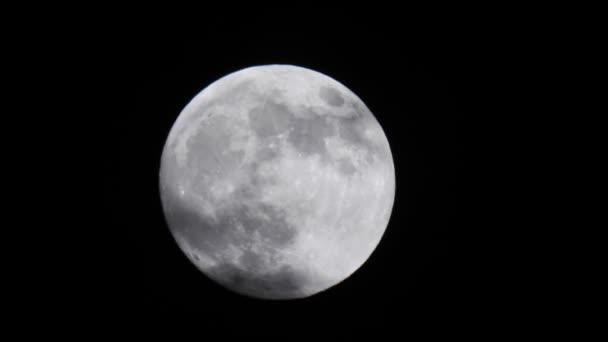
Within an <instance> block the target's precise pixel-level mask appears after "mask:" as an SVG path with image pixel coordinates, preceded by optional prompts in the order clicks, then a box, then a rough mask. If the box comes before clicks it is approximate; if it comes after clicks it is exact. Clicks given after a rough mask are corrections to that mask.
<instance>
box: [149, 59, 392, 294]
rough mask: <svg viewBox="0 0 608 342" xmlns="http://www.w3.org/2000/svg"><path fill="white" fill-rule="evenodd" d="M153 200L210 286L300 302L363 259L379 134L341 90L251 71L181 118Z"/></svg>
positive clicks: (281, 73)
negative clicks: (157, 197) (211, 282)
mask: <svg viewBox="0 0 608 342" xmlns="http://www.w3.org/2000/svg"><path fill="white" fill-rule="evenodd" d="M160 195H161V199H162V205H163V210H164V213H165V218H166V220H167V223H168V225H169V228H170V230H171V233H172V235H173V236H174V238H175V240H176V241H177V243H178V245H179V246H180V248H181V249H182V251H183V252H184V253H185V254H186V256H187V257H188V258H189V259H190V261H191V262H192V263H193V264H194V265H196V267H197V268H198V269H199V270H201V271H202V272H203V273H204V274H206V275H207V276H208V277H209V278H211V279H213V280H214V281H216V282H217V283H219V284H221V285H223V286H224V287H226V288H228V289H230V290H232V291H235V292H237V293H240V294H243V295H247V296H252V297H256V298H264V299H292V298H303V297H308V296H311V295H313V294H316V293H318V292H321V291H324V290H326V289H328V288H330V287H332V286H334V285H336V284H338V283H339V282H341V281H342V280H344V279H346V278H347V277H349V276H350V275H351V274H352V273H354V272H355V271H356V270H357V269H358V268H359V267H360V266H361V265H362V264H363V263H364V262H365V261H366V260H367V259H368V258H369V256H370V255H371V253H372V252H373V251H374V249H375V248H376V246H377V245H378V243H379V241H380V239H381V238H382V235H383V234H384V231H385V230H386V227H387V225H388V221H389V217H390V214H391V211H392V207H393V201H394V197H395V171H394V166H393V159H392V155H391V151H390V147H389V143H388V140H387V138H386V136H385V134H384V131H383V130H382V128H381V127H380V124H379V123H378V121H377V120H376V118H375V117H374V115H373V114H372V113H371V112H370V111H369V109H368V108H367V107H366V106H365V104H364V103H363V102H362V101H361V100H360V99H359V98H358V97H357V96H356V95H355V94H354V93H352V92H351V91H350V90H349V89H347V88H346V87H345V86H343V85H342V84H340V83H339V82H337V81H336V80H334V79H332V78H330V77H328V76H325V75H323V74H321V73H318V72H316V71H313V70H309V69H305V68H301V67H296V66H290V65H267V66H256V67H251V68H246V69H243V70H240V71H237V72H234V73H232V74H229V75H227V76H225V77H223V78H221V79H219V80H217V81H216V82H214V83H212V84H211V85H209V86H208V87H207V88H205V89H204V90H203V91H201V92H200V93H199V94H198V95H196V96H195V97H194V99H192V101H191V102H190V103H188V105H187V106H186V107H185V108H184V109H183V111H182V112H181V113H180V115H179V117H178V118H177V120H176V122H175V123H174V125H173V127H172V128H171V131H170V133H169V136H168V138H167V141H166V143H165V146H164V149H163V153H162V157H161V167H160Z"/></svg>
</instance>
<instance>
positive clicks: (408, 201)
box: [73, 12, 501, 336]
mask: <svg viewBox="0 0 608 342" xmlns="http://www.w3.org/2000/svg"><path fill="white" fill-rule="evenodd" d="M431 13H432V14H427V15H425V16H423V17H419V16H418V14H416V13H407V14H398V15H396V16H391V15H390V14H379V15H374V14H369V15H360V16H350V15H346V14H342V15H336V14H327V13H325V14H316V15H312V16H302V17H297V16H277V15H275V14H272V13H265V14H260V15H256V16H251V17H247V19H246V20H245V19H244V18H241V17H238V18H237V17H234V16H231V15H221V14H214V15H207V16H205V17H204V18H202V19H200V22H196V23H194V25H192V28H190V27H189V28H188V30H186V32H180V33H178V34H172V33H171V34H169V33H167V32H165V31H164V30H163V29H162V28H161V29H156V30H148V29H144V28H138V27H135V28H131V29H130V30H128V31H124V32H123V31H121V30H119V31H117V32H112V33H111V34H107V35H106V34H105V32H103V30H102V31H101V32H97V33H96V35H95V40H94V43H93V44H87V48H86V49H84V51H83V54H84V55H86V56H89V57H92V58H90V59H87V60H86V62H81V64H80V65H82V70H83V73H84V74H85V77H86V78H88V79H89V81H92V83H97V87H95V88H94V89H95V91H91V93H90V94H88V98H91V99H93V100H94V101H95V102H94V103H97V104H99V106H98V108H95V109H96V110H95V111H94V112H95V113H96V114H95V115H94V116H93V117H88V118H86V119H85V120H84V121H83V124H86V125H88V126H89V127H94V128H96V129H95V130H92V131H91V132H94V133H92V134H94V136H93V139H92V140H96V141H98V142H97V144H95V147H96V157H97V158H95V160H96V161H95V166H96V167H95V168H96V170H97V171H100V172H99V173H100V174H101V176H100V178H99V179H100V180H99V182H98V184H97V185H98V188H99V190H100V193H101V194H102V196H101V197H102V202H103V204H102V205H101V206H99V207H97V206H95V207H92V208H89V210H90V212H88V213H89V214H91V216H89V219H88V221H87V222H89V223H88V224H89V225H93V227H94V228H93V231H94V232H95V233H94V234H91V235H90V236H89V235H87V237H86V238H84V237H83V239H86V240H87V241H89V242H90V243H91V245H95V246H96V247H99V250H100V252H99V253H97V252H96V253H95V255H90V256H89V257H90V258H89V259H87V260H83V261H82V265H80V268H79V269H80V270H84V269H86V270H87V271H92V272H87V273H91V275H90V277H88V276H87V277H84V276H83V277H82V279H83V280H81V281H80V283H78V284H75V285H73V287H74V288H75V290H74V291H75V293H76V294H77V295H76V297H77V302H78V306H79V307H81V309H79V310H81V311H78V312H82V315H83V316H82V317H84V320H85V321H86V320H90V321H96V322H101V328H100V329H101V330H105V331H108V330H109V331H113V329H114V328H115V327H117V326H123V325H124V326H129V327H139V326H141V327H145V330H146V331H150V330H151V327H159V326H169V327H171V328H172V329H174V331H185V332H187V333H192V334H194V335H195V336H203V335H204V336H211V335H212V334H215V333H218V334H221V336H225V335H230V334H241V335H266V334H274V333H279V334H294V333H296V334H300V333H311V332H316V331H319V330H323V331H333V332H336V333H339V334H343V335H344V334H348V333H352V332H355V333H358V332H359V331H361V330H369V331H394V332H398V333H403V334H405V335H407V334H410V333H411V332H412V331H419V332H421V333H424V334H427V333H428V334H448V335H449V334H451V333H453V332H456V331H462V330H464V331H468V330H471V329H473V330H475V331H478V332H479V331H480V329H482V327H484V326H490V325H492V322H493V321H494V320H498V318H497V312H498V310H497V309H496V306H498V303H499V301H500V297H501V295H500V294H499V293H497V292H493V291H494V290H492V287H491V285H492V284H491V280H490V278H489V270H490V268H491V266H490V265H489V263H488V261H487V260H486V259H487V255H484V254H483V253H481V250H480V248H479V246H480V245H483V246H485V248H490V249H491V248H492V243H491V242H488V241H487V240H485V238H484V236H483V235H479V234H478V233H479V232H478V231H475V230H474V228H475V227H477V226H478V225H479V223H480V221H482V223H483V221H484V220H485V219H486V216H484V215H485V214H484V213H483V212H480V211H481V209H480V207H479V203H478V196H479V194H478V191H479V189H480V188H482V187H483V186H482V185H480V184H479V180H480V179H482V178H483V177H481V176H480V174H481V172H480V170H479V169H478V168H477V167H478V166H479V158H480V156H479V155H476V159H475V160H472V158H470V157H471V148H472V144H471V141H472V140H473V139H472V136H473V135H474V134H475V132H476V131H479V130H480V129H481V130H486V128H485V127H483V121H481V122H479V121H476V122H475V124H473V120H471V118H470V114H471V113H473V112H476V111H478V110H479V108H480V107H482V108H483V107H484V105H486V100H485V97H484V96H485V95H484V94H485V93H484V87H485V86H486V84H485V83H484V79H486V78H487V77H488V73H489V74H490V75H492V72H493V71H492V70H493V69H492V68H497V66H495V65H491V63H488V62H487V56H488V54H489V51H488V49H489V47H488V45H487V42H488V40H489V39H490V38H491V37H487V36H482V35H479V30H478V28H477V27H473V28H471V27H469V25H468V24H467V22H466V21H465V20H459V19H454V18H453V17H452V16H451V15H450V13H443V14H442V15H439V14H437V13H435V12H431ZM159 26H161V25H159ZM473 32H475V33H473ZM261 64H293V65H298V66H302V67H306V68H310V69H313V70H316V71H319V72H322V73H324V74H326V75H328V76H330V77H332V78H334V79H336V80H338V81H339V82H341V83H342V84H344V85H345V86H347V87H348V88H349V89H351V90H352V91H353V92H354V93H356V94H357V95H358V96H359V97H360V98H361V99H362V100H363V101H364V102H365V103H366V105H367V106H368V107H369V108H370V110H371V111H372V113H374V115H375V116H376V118H377V119H378V121H379V122H380V124H381V126H382V127H383V129H384V131H385V133H386V135H387V137H388V140H389V142H390V145H391V149H392V153H393V158H394V163H395V169H396V181H397V189H396V198H395V204H394V208H393V212H392V216H391V219H390V223H389V225H388V227H387V229H386V233H385V234H384V236H383V238H382V240H381V242H380V244H379V246H378V247H377V249H376V250H375V252H374V253H373V254H372V256H371V257H370V258H369V260H368V261H367V262H366V263H365V264H364V265H363V266H362V267H361V268H360V269H359V270H358V271H357V272H356V273H355V274H353V275H352V276H351V277H349V278H348V279H346V280H345V281H343V282H342V283H340V284H338V285H337V286H335V287H333V288H331V289H329V290H327V291H325V292H322V293H320V294H318V295H315V296H312V297H309V298H306V299H299V300H292V301H264V300H257V299H252V298H247V297H243V296H240V295H237V294H234V293H232V292H230V291H228V290H226V289H224V288H222V287H220V286H219V285H217V284H215V283H214V282H212V281H211V280H210V279H208V278H207V277H206V276H205V275H203V274H202V273H201V272H200V271H198V270H197V269H196V268H195V267H194V266H193V265H191V264H190V262H189V261H188V260H187V259H186V257H185V256H184V255H183V254H182V252H181V251H180V250H179V248H178V246H177V244H176V243H175V242H174V240H173V238H172V236H171V234H170V232H169V230H168V227H167V225H166V223H165V221H164V217H163V212H162V208H161V203H160V198H159V193H158V170H159V165H160V155H161V151H162V148H163V144H164V142H165V139H166V137H167V135H168V133H169V130H170V129H171V126H172V124H173V122H174V120H175V119H176V118H177V116H178V114H179V113H180V111H181V110H182V108H183V107H184V106H185V105H186V104H187V103H188V102H189V101H190V100H191V99H192V97H194V96H195V95H196V94H197V93H198V92H199V91H201V90H202V89H204V88H205V87H206V86H207V85H209V84H211V83H212V82H214V81H215V80H217V79H218V78H220V77H222V76H224V75H226V74H228V73H230V72H234V71H237V70H239V69H241V68H244V67H248V66H252V65H261ZM97 89H99V91H97ZM97 113H98V114H97ZM477 143H479V142H477ZM473 163H475V164H473ZM474 165H475V166H474ZM485 223H488V224H491V222H489V221H487V220H486V222H485ZM74 244H79V243H74ZM92 261H94V262H96V265H97V263H98V264H99V266H98V267H97V266H96V267H95V268H94V269H91V268H92V267H91V266H90V262H92ZM81 283H82V285H85V286H81V285H80V284H81ZM153 330H154V329H153V328H152V331H153Z"/></svg>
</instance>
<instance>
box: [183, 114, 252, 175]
mask: <svg viewBox="0 0 608 342" xmlns="http://www.w3.org/2000/svg"><path fill="white" fill-rule="evenodd" d="M230 139H231V134H230V131H229V123H228V122H227V119H226V118H225V117H222V116H214V117H212V118H209V119H208V120H205V121H203V122H202V123H201V128H200V129H198V130H197V132H196V133H195V134H193V135H192V137H190V138H189V139H188V142H187V146H188V153H187V160H188V168H189V169H190V170H196V172H197V174H198V175H200V176H201V177H204V176H208V175H209V174H212V173H214V174H219V173H223V172H226V171H231V170H233V169H235V168H236V167H237V166H238V165H239V163H240V161H241V160H242V158H243V156H244V154H245V152H244V151H229V150H227V149H226V150H224V151H223V154H222V155H220V154H219V153H221V151H218V150H217V149H216V148H215V146H225V145H226V142H227V141H230Z"/></svg>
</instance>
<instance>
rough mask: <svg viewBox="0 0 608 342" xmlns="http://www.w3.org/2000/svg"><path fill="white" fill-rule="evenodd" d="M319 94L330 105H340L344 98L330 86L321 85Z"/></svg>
mask: <svg viewBox="0 0 608 342" xmlns="http://www.w3.org/2000/svg"><path fill="white" fill-rule="evenodd" d="M319 96H320V97H321V99H323V101H325V102H327V104H328V105H330V106H334V107H340V106H342V105H343V104H344V99H343V98H342V95H340V92H339V91H337V90H336V89H335V88H332V87H321V89H320V90H319Z"/></svg>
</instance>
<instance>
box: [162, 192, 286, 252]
mask: <svg viewBox="0 0 608 342" xmlns="http://www.w3.org/2000/svg"><path fill="white" fill-rule="evenodd" d="M242 188H248V189H243V190H241V191H239V192H238V193H249V194H250V195H254V194H256V193H258V194H259V190H256V189H253V188H251V186H250V185H246V186H243V187H242ZM163 201H164V202H165V203H175V204H176V205H172V206H170V207H167V210H166V217H167V221H168V223H169V227H170V228H171V230H173V231H174V233H175V234H176V235H177V236H182V237H183V238H184V239H185V240H186V241H188V243H189V244H191V245H192V246H197V248H199V249H200V250H204V251H205V253H206V254H207V255H209V256H213V255H216V256H221V255H224V254H225V252H226V250H227V248H228V247H229V245H234V246H236V247H237V248H238V249H239V250H242V251H245V250H247V247H246V246H248V245H251V244H252V243H255V241H254V240H253V237H254V236H255V234H259V238H260V239H261V240H262V241H264V245H270V246H273V247H274V249H268V250H267V252H268V253H269V254H271V255H272V254H273V253H276V249H280V248H282V247H286V246H288V245H290V244H291V243H293V241H294V240H295V239H296V236H297V229H296V227H292V226H291V225H290V224H289V222H288V221H287V218H286V215H285V213H284V212H283V211H282V210H280V209H278V208H275V207H273V206H269V205H264V204H256V205H251V206H247V205H243V204H235V205H233V206H232V207H230V208H227V209H225V210H224V211H219V210H218V211H217V212H216V216H215V217H210V216H209V217H208V216H206V215H204V214H203V213H201V212H200V210H199V208H197V206H196V204H193V203H189V202H186V201H185V200H183V199H181V198H180V197H179V196H178V195H176V194H173V193H172V192H166V193H164V194H163ZM239 226H241V227H242V229H243V231H240V230H239V229H238V227H239ZM265 250H266V249H265Z"/></svg>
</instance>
